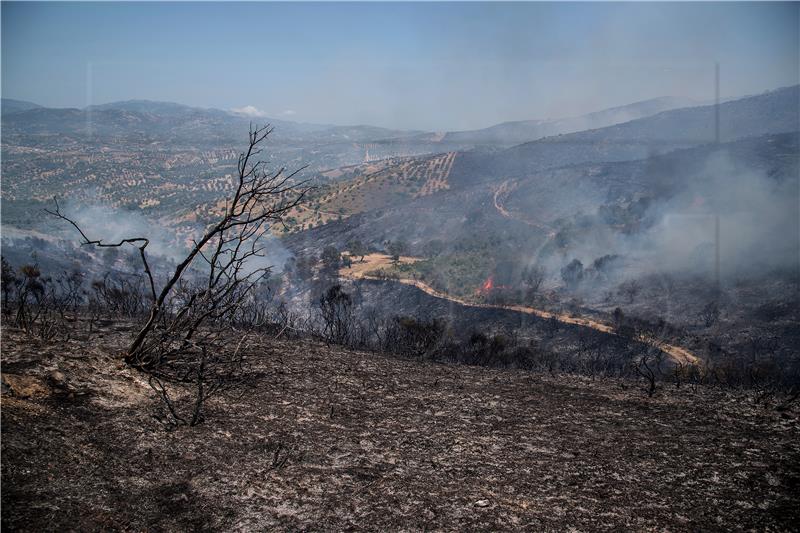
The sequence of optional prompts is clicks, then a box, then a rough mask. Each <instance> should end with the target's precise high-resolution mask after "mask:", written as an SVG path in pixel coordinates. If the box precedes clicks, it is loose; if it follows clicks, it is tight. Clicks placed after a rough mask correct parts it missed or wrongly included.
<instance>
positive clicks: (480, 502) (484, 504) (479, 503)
mask: <svg viewBox="0 0 800 533" xmlns="http://www.w3.org/2000/svg"><path fill="white" fill-rule="evenodd" d="M475 507H489V500H478V501H476V502H475Z"/></svg>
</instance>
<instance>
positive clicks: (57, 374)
mask: <svg viewBox="0 0 800 533" xmlns="http://www.w3.org/2000/svg"><path fill="white" fill-rule="evenodd" d="M50 384H51V385H52V386H53V387H56V388H58V389H66V388H67V376H65V375H64V373H63V372H61V371H60V370H53V371H52V372H50Z"/></svg>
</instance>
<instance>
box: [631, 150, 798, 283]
mask: <svg viewBox="0 0 800 533" xmlns="http://www.w3.org/2000/svg"><path fill="white" fill-rule="evenodd" d="M648 216H650V217H652V218H653V219H654V220H656V221H657V222H656V223H655V224H654V225H653V226H652V227H651V228H650V230H649V231H647V232H646V233H645V234H644V236H643V238H642V242H638V243H637V242H634V245H636V246H637V247H638V248H641V249H642V250H647V249H648V248H650V249H651V250H652V251H653V260H654V261H655V263H656V264H657V265H660V266H661V268H662V269H666V270H697V269H698V268H699V269H700V270H704V269H707V268H708V267H709V266H710V263H711V261H710V259H711V258H710V257H707V256H708V255H709V254H708V253H707V252H711V253H712V254H715V253H716V248H717V246H718V247H719V256H720V270H721V274H723V275H732V274H754V273H756V272H757V271H758V270H760V269H765V268H777V267H782V266H791V265H793V264H796V262H797V260H798V242H799V241H798V231H799V228H798V220H800V218H799V216H798V183H797V180H796V179H779V178H771V177H769V176H767V175H766V174H765V173H764V172H763V171H758V170H755V169H749V168H741V167H740V166H738V165H736V164H734V162H733V161H732V158H731V156H730V155H729V154H728V153H727V152H720V153H716V154H712V155H711V156H710V157H709V158H708V160H707V161H706V164H705V167H704V169H703V171H702V172H701V173H700V175H698V176H696V177H695V178H694V179H692V180H689V181H688V183H687V186H686V188H685V189H684V190H682V191H680V192H679V193H678V194H677V195H675V196H674V197H673V198H671V199H670V200H669V201H667V202H666V203H664V204H661V205H657V206H656V207H655V208H653V209H651V212H650V213H648ZM717 220H718V221H719V222H718V226H719V241H718V243H717Z"/></svg>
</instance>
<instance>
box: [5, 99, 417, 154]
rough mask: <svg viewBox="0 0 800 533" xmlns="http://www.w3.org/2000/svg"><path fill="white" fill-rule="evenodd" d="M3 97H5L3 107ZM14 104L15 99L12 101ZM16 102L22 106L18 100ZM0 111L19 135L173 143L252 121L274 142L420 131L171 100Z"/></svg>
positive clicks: (213, 138) (225, 138)
mask: <svg viewBox="0 0 800 533" xmlns="http://www.w3.org/2000/svg"><path fill="white" fill-rule="evenodd" d="M5 102H6V101H5V100H4V101H3V103H4V106H5ZM11 102H14V103H18V101H11ZM19 104H24V103H22V102H19ZM11 107H12V108H13V109H14V110H15V111H14V112H13V113H6V112H5V111H4V114H3V128H4V129H5V130H6V132H9V133H18V134H59V135H76V136H92V137H101V138H102V137H104V136H112V137H125V138H141V139H150V140H152V141H162V142H177V143H195V144H196V143H199V144H214V143H230V142H241V139H242V135H243V133H242V132H246V131H247V128H248V127H249V125H250V124H251V123H253V124H270V125H272V126H273V127H274V128H275V139H276V141H297V140H302V141H311V142H319V143H331V142H346V143H352V142H372V141H374V140H375V139H381V138H394V137H405V136H409V135H414V134H417V133H419V132H418V131H404V130H392V129H387V128H378V127H374V126H334V125H330V124H309V123H299V122H291V121H287V120H280V119H274V118H268V117H258V118H254V117H250V116H247V115H244V114H241V113H235V112H230V111H223V110H220V109H214V108H199V107H191V106H186V105H182V104H176V103H172V102H157V101H151V100H126V101H121V102H111V103H107V104H100V105H92V106H88V107H86V108H84V109H75V108H45V107H41V106H36V105H35V104H30V105H28V106H25V105H13V104H12V105H11Z"/></svg>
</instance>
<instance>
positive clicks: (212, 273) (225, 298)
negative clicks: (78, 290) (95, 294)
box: [48, 126, 308, 423]
mask: <svg viewBox="0 0 800 533" xmlns="http://www.w3.org/2000/svg"><path fill="white" fill-rule="evenodd" d="M270 133H272V128H271V127H269V126H264V127H260V128H259V127H256V128H252V127H251V129H250V133H249V145H248V147H247V150H246V151H245V152H243V153H242V154H241V155H240V156H239V161H238V179H237V181H236V183H235V187H234V192H233V194H232V195H231V197H229V198H227V199H226V201H225V210H224V212H223V213H222V214H221V215H220V218H219V219H218V220H217V221H216V222H214V223H212V224H210V225H209V226H208V227H207V228H206V230H205V231H204V233H203V234H202V236H200V238H199V239H196V240H194V241H193V242H192V245H191V247H190V248H189V250H188V252H187V254H186V256H185V257H184V259H183V260H182V261H180V262H179V263H178V264H177V266H176V267H175V270H174V272H172V273H171V274H170V275H169V277H168V278H167V281H166V282H165V283H164V284H163V285H162V286H161V287H160V288H158V287H157V284H156V281H155V278H154V275H153V272H152V271H151V268H150V263H149V262H148V257H147V251H146V250H147V246H148V244H149V243H150V241H149V239H148V238H147V237H132V238H128V239H122V240H120V241H118V242H114V243H105V242H103V241H102V240H101V239H93V238H90V237H88V236H87V235H86V233H85V232H84V231H83V230H82V229H81V228H80V227H79V225H78V224H77V223H76V222H75V221H74V220H73V219H71V218H69V217H67V216H66V215H64V214H63V213H62V212H61V210H60V208H59V205H58V202H57V201H56V202H55V209H54V210H53V211H49V210H48V213H50V214H52V215H54V216H56V217H58V218H60V219H62V220H65V221H66V222H68V223H70V224H71V225H72V226H73V227H75V229H76V230H77V231H78V232H79V233H80V236H81V238H82V240H83V244H85V245H93V246H97V247H103V248H119V247H121V246H124V245H126V244H128V245H131V246H134V247H136V248H137V249H138V251H139V258H140V260H141V264H142V269H143V271H144V274H145V277H146V279H147V286H148V290H149V298H150V305H149V313H148V315H147V319H146V320H145V322H144V324H143V326H142V327H141V329H140V330H139V332H138V333H137V334H136V336H135V337H134V339H133V341H132V342H131V344H130V346H129V347H128V350H127V353H126V356H125V361H126V362H127V363H128V364H130V365H132V366H134V367H136V368H139V369H141V370H145V371H148V372H150V373H151V374H152V375H154V376H156V377H157V379H158V382H159V383H161V382H164V381H173V380H177V381H181V382H185V381H189V380H193V381H197V382H198V388H199V389H200V390H201V394H200V396H204V395H207V394H206V393H207V389H206V391H202V387H203V385H202V383H200V382H203V383H218V380H217V378H218V377H219V376H214V368H213V366H214V365H212V363H213V362H216V366H217V367H219V368H220V369H221V373H222V375H227V374H228V373H229V372H230V369H231V368H239V367H241V362H240V360H239V353H240V352H239V350H236V355H231V356H230V357H227V356H224V355H220V354H219V353H217V352H215V351H214V350H213V349H210V348H209V346H212V345H213V346H215V347H216V348H217V349H219V348H221V346H220V345H219V343H218V342H217V341H219V340H220V337H219V333H218V332H203V333H202V334H200V332H201V326H203V325H204V324H208V323H211V324H213V323H218V322H220V321H224V320H225V319H227V318H229V317H231V316H233V315H234V314H235V313H236V311H237V310H238V308H239V306H240V305H241V304H242V303H243V302H245V301H246V297H247V295H248V294H249V292H250V291H252V290H253V288H254V287H256V286H257V284H258V283H259V282H260V281H261V280H263V279H264V278H265V276H267V275H268V274H269V272H270V267H269V266H256V267H254V266H253V261H252V260H254V259H257V258H260V257H263V256H264V246H263V244H262V243H263V240H262V237H263V236H264V234H265V233H267V232H268V230H269V228H270V226H271V225H273V224H283V216H284V215H285V214H286V213H287V212H288V211H290V210H291V209H293V208H294V207H296V206H297V205H298V204H300V202H301V201H302V200H303V198H304V197H305V195H306V193H307V192H308V188H307V187H305V185H306V183H307V182H305V181H301V182H297V181H296V180H295V177H296V175H297V174H298V172H300V171H301V170H302V168H301V169H298V170H297V171H294V172H291V173H286V172H285V169H284V168H280V169H279V170H277V171H275V172H270V171H267V170H266V169H265V167H264V162H263V161H262V160H260V159H259V154H260V153H261V148H260V147H259V145H260V144H261V143H262V142H263V141H264V140H265V139H266V138H267V137H268V136H269V134H270ZM284 226H285V224H284ZM190 267H192V268H193V269H198V270H199V271H200V272H202V275H201V276H199V277H200V279H193V280H185V279H184V275H185V274H186V272H187V270H188V269H189V268H190ZM178 289H179V290H178ZM209 354H213V357H212V356H210V355H209ZM210 376H211V377H210ZM226 382H230V379H228V380H226ZM156 388H163V387H160V385H157V387H156ZM219 388H220V387H219V386H215V389H214V390H218V389H219ZM201 403H202V402H201ZM171 410H172V409H171ZM175 418H176V419H177V418H178V417H175ZM201 419H202V417H201V416H200V415H199V414H197V413H196V414H195V415H194V416H193V417H192V423H196V422H197V421H199V420H201Z"/></svg>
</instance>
